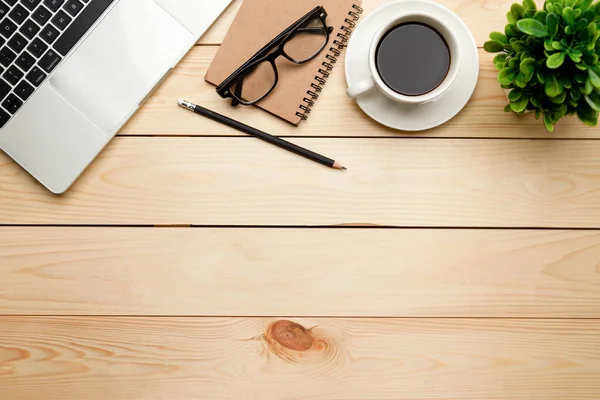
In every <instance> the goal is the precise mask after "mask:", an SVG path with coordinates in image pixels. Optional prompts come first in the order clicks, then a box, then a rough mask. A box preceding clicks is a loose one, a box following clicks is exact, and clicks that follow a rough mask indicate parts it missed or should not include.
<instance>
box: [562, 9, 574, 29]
mask: <svg viewBox="0 0 600 400" xmlns="http://www.w3.org/2000/svg"><path fill="white" fill-rule="evenodd" d="M562 17H563V19H564V20H565V22H566V23H567V24H569V25H571V26H573V25H575V10H573V9H572V8H571V7H565V8H563V10H562Z"/></svg>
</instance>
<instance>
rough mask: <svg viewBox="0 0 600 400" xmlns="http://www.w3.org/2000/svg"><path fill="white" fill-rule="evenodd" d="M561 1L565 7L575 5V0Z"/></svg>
mask: <svg viewBox="0 0 600 400" xmlns="http://www.w3.org/2000/svg"><path fill="white" fill-rule="evenodd" d="M563 3H564V5H565V7H575V4H577V0H565V1H564V2H563Z"/></svg>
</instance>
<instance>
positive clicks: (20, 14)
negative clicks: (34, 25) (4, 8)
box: [8, 4, 29, 25]
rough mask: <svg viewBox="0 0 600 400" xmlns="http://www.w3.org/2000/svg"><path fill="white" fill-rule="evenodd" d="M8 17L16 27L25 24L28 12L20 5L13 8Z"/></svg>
mask: <svg viewBox="0 0 600 400" xmlns="http://www.w3.org/2000/svg"><path fill="white" fill-rule="evenodd" d="M8 16H9V17H10V18H11V19H12V20H13V21H15V22H16V23H17V24H18V25H21V24H22V23H23V22H25V20H26V19H27V17H29V11H27V10H26V9H25V7H23V6H22V5H20V4H17V5H16V6H15V8H13V9H12V11H11V12H10V13H8Z"/></svg>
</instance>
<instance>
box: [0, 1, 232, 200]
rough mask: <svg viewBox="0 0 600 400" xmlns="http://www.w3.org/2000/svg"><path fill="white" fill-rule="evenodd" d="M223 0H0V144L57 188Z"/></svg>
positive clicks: (174, 60)
mask: <svg viewBox="0 0 600 400" xmlns="http://www.w3.org/2000/svg"><path fill="white" fill-rule="evenodd" d="M230 1H231V0H0V149H1V150H3V151H4V152H5V153H6V154H8V155H9V156H10V157H11V158H12V159H14V160H15V161H16V162H17V163H19V164H20V165H21V166H22V167H23V168H24V169H25V170H26V171H28V172H29V173H30V174H31V175H32V176H34V177H35V178H36V179H37V180H38V181H39V182H41V183H42V184H43V185H44V186H45V187H46V188H48V189H49V190H50V191H52V192H53V193H56V194H60V193H63V192H65V191H66V190H67V189H68V188H69V187H70V186H71V184H72V183H73V182H74V181H75V180H76V179H77V177H78V176H79V175H80V174H81V173H82V172H83V171H84V169H85V168H86V167H87V166H88V165H89V164H90V163H91V162H92V161H93V159H94V158H95V157H96V156H97V155H98V153H99V152H100V151H101V150H102V149H103V148H104V147H105V146H106V145H107V144H108V142H110V140H111V139H112V138H113V137H114V136H115V134H116V133H117V132H118V130H119V129H120V128H121V127H122V126H123V125H124V124H125V122H126V121H127V120H128V119H129V118H130V117H131V116H132V115H133V113H134V112H135V111H136V110H137V109H138V108H139V107H140V106H141V105H142V104H143V103H144V101H145V100H146V99H147V98H148V97H149V96H150V95H151V94H152V92H153V89H154V88H155V87H156V86H157V85H158V84H160V83H161V82H162V81H163V80H164V79H165V78H166V76H168V74H169V73H170V72H171V70H172V69H173V68H174V67H175V65H176V64H177V63H178V62H179V61H180V60H181V58H182V57H183V56H184V55H185V54H186V53H187V52H188V51H189V50H190V49H191V48H192V46H194V44H195V43H196V41H197V40H198V39H199V38H200V36H201V35H202V34H203V33H204V32H205V31H206V30H207V29H208V28H209V27H210V25H211V24H212V23H213V22H214V21H215V20H216V19H217V17H218V16H219V15H220V14H221V13H222V12H223V10H224V9H225V8H226V7H227V5H228V4H229V3H230ZM174 104H175V103H174Z"/></svg>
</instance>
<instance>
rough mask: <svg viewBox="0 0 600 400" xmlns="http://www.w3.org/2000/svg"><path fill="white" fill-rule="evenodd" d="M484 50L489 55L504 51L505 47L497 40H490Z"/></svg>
mask: <svg viewBox="0 0 600 400" xmlns="http://www.w3.org/2000/svg"><path fill="white" fill-rule="evenodd" d="M483 49H484V50H485V51H487V52H488V53H498V52H501V51H504V45H503V44H502V43H500V42H496V41H495V40H488V41H487V42H485V43H484V44H483Z"/></svg>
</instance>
